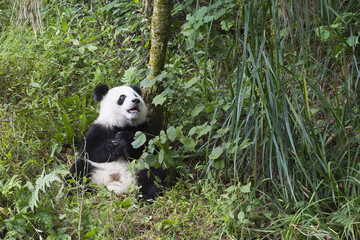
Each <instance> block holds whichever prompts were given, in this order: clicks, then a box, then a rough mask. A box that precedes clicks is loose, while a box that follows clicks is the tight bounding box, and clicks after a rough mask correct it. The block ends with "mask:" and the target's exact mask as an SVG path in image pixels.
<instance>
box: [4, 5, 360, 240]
mask: <svg viewBox="0 0 360 240" xmlns="http://www.w3.org/2000/svg"><path fill="white" fill-rule="evenodd" d="M32 1H33V2H36V1H35V0H32ZM359 9H360V4H359V3H358V1H356V0H353V1H346V2H341V1H312V0H307V1H290V2H289V1H246V0H225V1H211V2H204V1H177V2H176V4H175V6H174V10H173V14H172V15H173V20H172V21H173V24H172V27H171V29H169V30H170V31H171V39H170V42H169V47H168V49H169V52H168V56H167V60H166V62H167V64H166V66H165V70H164V71H163V72H162V74H160V75H159V76H158V77H157V78H155V81H152V82H150V81H149V80H148V79H147V74H149V72H148V71H147V62H148V55H149V48H150V44H151V43H150V36H149V35H150V34H149V33H150V22H151V18H149V17H148V16H147V14H145V12H146V11H145V5H144V3H142V2H141V3H139V2H138V1H130V2H129V1H122V0H114V1H106V0H96V1H90V2H89V3H85V2H84V3H79V2H78V1H72V0H65V1H60V2H58V1H46V2H43V3H42V4H41V5H40V9H39V13H40V16H41V19H42V24H43V29H42V30H41V29H40V28H39V29H37V30H36V31H37V34H36V38H35V36H34V28H33V26H32V25H31V24H29V23H30V22H29V21H24V22H21V24H19V23H18V21H15V19H17V18H16V16H17V14H19V13H18V12H16V11H14V9H13V8H12V5H11V3H10V1H4V2H1V3H0V31H1V33H0V41H1V45H0V119H1V122H0V128H1V132H2V134H1V136H0V153H1V154H0V176H1V177H0V238H4V239H43V238H48V239H76V238H78V239H114V238H116V239H255V238H256V239H308V238H311V239H359V236H360V232H359V222H360V214H359V212H360V197H359V196H360V191H359V189H360V188H359V187H360V186H359V185H360V181H359V179H360V164H359V160H360V156H359V153H360V145H359V142H360V134H359V132H360V125H359V116H360V109H359V105H360V104H359V103H360V101H359V93H360V92H359V79H360V70H359V60H360V51H359V49H360V48H359V46H360V43H359V41H360V24H359V21H358V19H359V17H360V15H359ZM99 83H107V84H109V85H110V86H117V85H122V84H139V85H141V86H142V87H150V86H151V84H162V85H163V86H164V91H163V92H162V93H161V94H159V95H158V96H156V97H155V98H154V101H153V104H155V105H158V104H160V105H162V106H163V107H164V109H165V117H166V119H165V122H166V126H165V127H164V130H163V131H161V132H160V134H159V135H158V136H156V137H155V138H154V139H153V140H152V142H151V145H150V147H149V148H148V151H147V152H145V153H144V154H143V156H142V158H141V159H139V161H138V162H137V164H138V165H141V166H148V165H153V164H158V163H162V164H163V165H164V166H165V168H166V169H167V171H168V176H169V179H168V180H169V183H170V184H169V185H168V186H167V187H166V188H165V189H164V195H163V196H161V197H159V198H157V199H156V200H155V201H154V202H153V203H152V204H144V203H139V202H138V201H137V199H136V197H135V193H130V194H128V195H124V196H120V197H119V196H114V195H113V194H111V192H108V191H107V190H106V189H104V188H101V187H98V188H97V191H96V193H94V194H87V193H85V192H84V191H83V189H78V191H79V195H78V196H77V197H65V196H64V195H66V190H67V189H61V187H62V178H63V176H64V175H65V174H66V173H67V170H68V169H69V166H70V165H71V164H72V163H73V162H74V161H75V160H76V158H77V156H78V153H77V150H78V148H79V144H80V143H81V141H82V140H83V137H84V134H85V132H86V130H87V128H88V127H89V125H90V124H91V123H92V122H93V120H94V119H95V118H96V117H97V109H98V106H97V105H96V104H95V103H94V101H93V100H92V91H93V89H94V87H95V86H96V85H97V84H99Z"/></svg>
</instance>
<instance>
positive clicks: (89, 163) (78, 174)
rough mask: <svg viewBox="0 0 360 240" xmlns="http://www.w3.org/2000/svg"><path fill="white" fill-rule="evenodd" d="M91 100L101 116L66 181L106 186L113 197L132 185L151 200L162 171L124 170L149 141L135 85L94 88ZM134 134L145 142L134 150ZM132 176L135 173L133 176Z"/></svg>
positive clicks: (151, 169)
mask: <svg viewBox="0 0 360 240" xmlns="http://www.w3.org/2000/svg"><path fill="white" fill-rule="evenodd" d="M94 99H95V100H96V101H98V102H100V114H99V117H98V118H97V119H96V120H95V122H94V123H93V125H92V126H91V127H90V129H89V131H88V132H87V134H86V136H85V141H84V143H83V145H82V147H81V149H80V154H81V155H80V158H79V159H78V160H77V161H76V162H75V164H74V165H73V166H72V167H71V168H70V175H68V176H67V177H66V180H67V181H68V180H69V179H72V178H73V179H75V182H79V183H83V179H84V177H86V179H89V182H90V183H96V184H99V185H106V186H107V188H108V189H109V190H111V191H114V192H115V193H116V194H121V193H125V192H126V191H127V190H128V188H129V186H130V185H131V184H133V183H134V184H135V185H136V186H140V196H141V199H142V200H147V199H154V198H155V197H156V196H157V195H158V193H159V188H158V185H157V184H156V183H155V178H158V179H160V180H161V181H164V179H165V172H164V170H163V169H162V168H157V169H155V168H150V169H143V170H136V169H135V172H132V171H130V170H127V168H128V165H129V161H131V160H133V159H138V158H139V157H140V156H141V154H142V152H143V150H144V148H145V146H146V145H147V143H148V141H149V140H150V135H149V127H148V124H147V123H146V117H147V107H146V105H145V103H144V100H143V99H142V96H141V89H140V88H139V87H138V86H135V85H131V86H121V87H115V88H112V89H109V87H108V86H107V85H106V84H100V85H98V86H96V87H95V89H94ZM137 131H141V132H143V133H145V135H146V143H145V144H144V145H143V146H142V147H140V148H137V149H134V148H133V147H132V145H131V143H132V142H133V141H134V136H135V133H136V132H137ZM133 173H134V174H133Z"/></svg>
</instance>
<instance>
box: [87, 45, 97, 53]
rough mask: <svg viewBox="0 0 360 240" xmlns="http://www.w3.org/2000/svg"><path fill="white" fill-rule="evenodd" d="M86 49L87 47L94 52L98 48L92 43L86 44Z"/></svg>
mask: <svg viewBox="0 0 360 240" xmlns="http://www.w3.org/2000/svg"><path fill="white" fill-rule="evenodd" d="M88 49H89V51H91V52H95V51H96V49H98V48H97V47H96V46H94V45H89V46H88Z"/></svg>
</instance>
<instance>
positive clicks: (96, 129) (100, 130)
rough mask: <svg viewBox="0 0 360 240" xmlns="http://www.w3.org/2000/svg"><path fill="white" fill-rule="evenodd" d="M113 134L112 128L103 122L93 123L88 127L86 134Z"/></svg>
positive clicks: (96, 135)
mask: <svg viewBox="0 0 360 240" xmlns="http://www.w3.org/2000/svg"><path fill="white" fill-rule="evenodd" d="M113 134H114V130H113V129H112V128H110V127H107V126H105V125H103V124H99V123H94V124H93V125H91V127H90V128H89V130H88V132H87V134H86V136H87V137H101V136H102V137H106V136H109V135H113Z"/></svg>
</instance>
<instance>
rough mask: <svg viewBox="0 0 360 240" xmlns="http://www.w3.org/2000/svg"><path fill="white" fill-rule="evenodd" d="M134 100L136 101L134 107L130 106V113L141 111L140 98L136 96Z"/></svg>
mask: <svg viewBox="0 0 360 240" xmlns="http://www.w3.org/2000/svg"><path fill="white" fill-rule="evenodd" d="M132 102H133V103H134V107H132V108H130V109H129V110H128V112H129V113H138V112H139V107H138V106H139V104H140V100H139V99H138V98H134V99H133V100H132Z"/></svg>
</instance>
